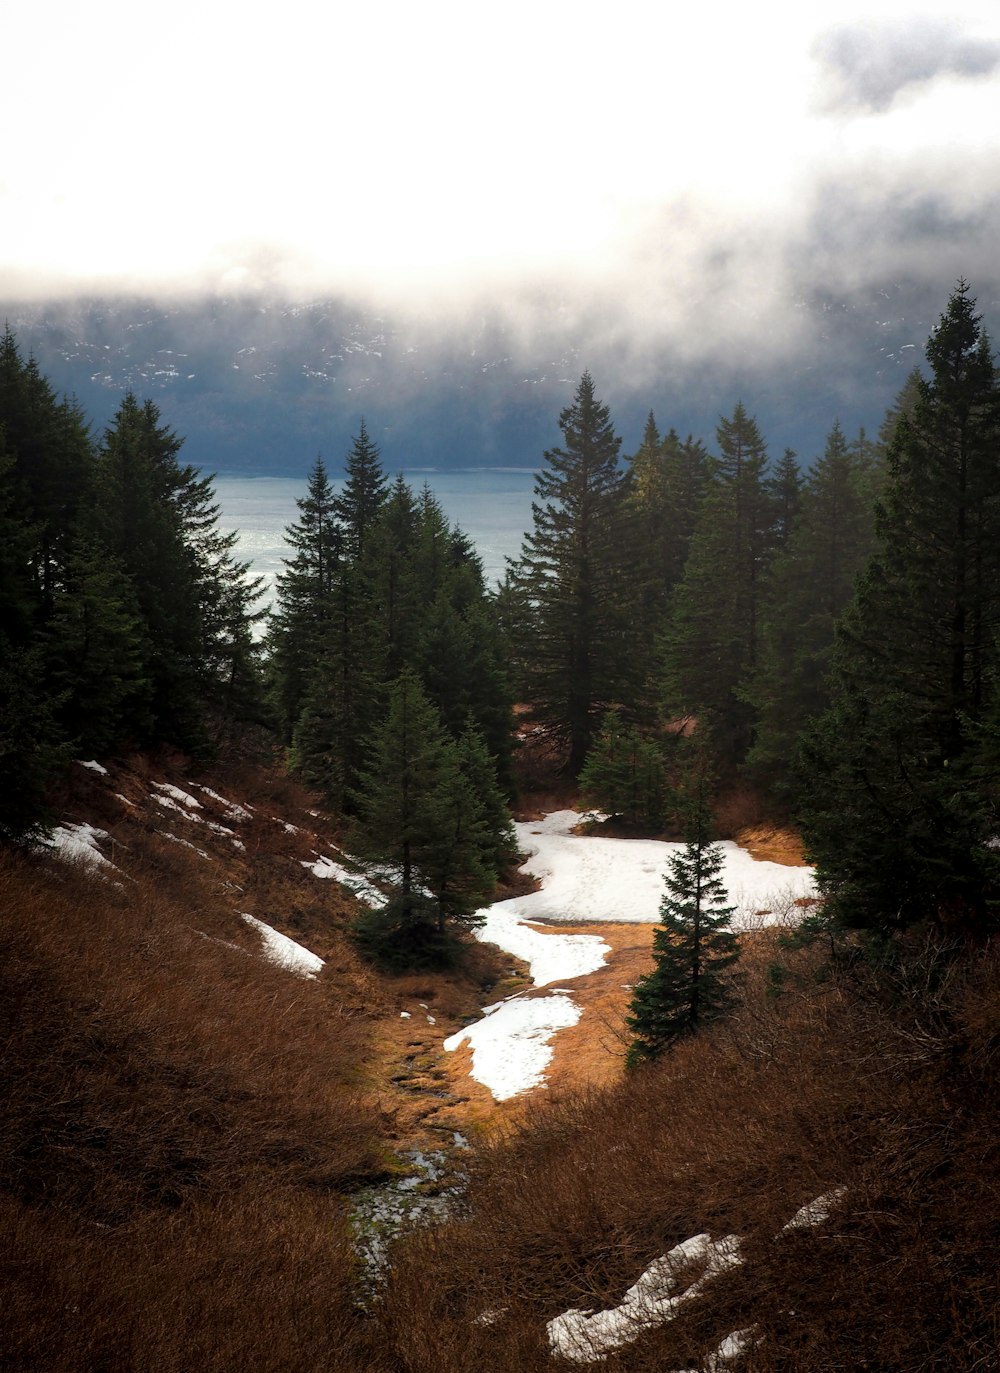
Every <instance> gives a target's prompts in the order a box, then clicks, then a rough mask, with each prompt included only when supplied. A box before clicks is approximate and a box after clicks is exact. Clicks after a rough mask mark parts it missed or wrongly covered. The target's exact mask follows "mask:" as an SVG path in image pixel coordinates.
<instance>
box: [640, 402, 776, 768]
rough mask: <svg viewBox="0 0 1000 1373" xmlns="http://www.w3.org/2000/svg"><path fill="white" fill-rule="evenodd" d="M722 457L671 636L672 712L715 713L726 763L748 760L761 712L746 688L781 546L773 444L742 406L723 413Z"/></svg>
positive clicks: (667, 642) (666, 646)
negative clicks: (771, 474)
mask: <svg viewBox="0 0 1000 1373" xmlns="http://www.w3.org/2000/svg"><path fill="white" fill-rule="evenodd" d="M717 437H718V442H719V453H720V456H719V457H718V459H717V460H716V464H715V468H716V471H715V476H714V479H713V481H712V483H711V485H710V487H709V489H708V492H707V494H706V497H705V500H704V502H703V504H702V508H701V512H700V514H699V519H698V526H697V528H696V530H695V533H694V535H693V537H692V540H691V547H690V553H689V555H688V560H687V564H686V566H685V569H684V576H683V578H682V579H681V581H680V583H679V584H678V586H677V588H676V591H675V593H674V596H673V600H672V604H671V610H670V617H669V620H668V623H667V625H666V629H665V632H664V634H663V637H662V642H661V652H662V655H663V664H664V683H663V694H662V700H663V707H664V710H665V712H666V714H667V715H668V716H684V715H689V714H692V713H693V714H697V715H699V716H710V717H711V719H712V721H713V728H714V730H715V732H716V738H717V742H718V747H719V749H720V754H721V758H722V760H724V761H725V762H726V763H728V764H733V763H739V762H742V761H743V758H744V757H745V755H746V751H747V749H748V748H749V746H750V744H751V743H752V740H753V726H754V716H753V710H752V708H751V707H750V706H749V704H748V702H747V700H746V697H745V694H744V690H745V687H746V684H747V682H748V681H749V680H750V677H751V675H752V673H753V672H754V670H755V668H756V665H757V656H758V653H759V649H760V630H761V611H762V603H763V591H764V586H765V579H766V573H767V568H768V565H769V561H770V557H771V554H772V550H773V546H774V532H773V531H774V521H775V508H774V502H773V498H772V494H771V491H770V490H769V488H768V484H767V481H766V470H767V449H766V445H765V443H764V440H763V438H762V437H761V434H760V430H759V429H758V427H757V423H756V421H755V420H754V419H753V418H752V417H751V416H750V415H748V414H747V412H746V410H745V408H744V407H743V405H742V404H739V405H737V406H736V408H735V410H734V411H733V415H732V417H731V418H730V419H726V418H723V419H721V420H720V423H719V427H718V431H717Z"/></svg>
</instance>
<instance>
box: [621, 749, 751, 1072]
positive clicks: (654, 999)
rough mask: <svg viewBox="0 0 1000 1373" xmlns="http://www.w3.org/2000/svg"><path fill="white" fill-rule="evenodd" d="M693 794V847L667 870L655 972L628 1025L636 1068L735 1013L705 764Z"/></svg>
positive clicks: (639, 991) (732, 949)
mask: <svg viewBox="0 0 1000 1373" xmlns="http://www.w3.org/2000/svg"><path fill="white" fill-rule="evenodd" d="M695 766H696V769H697V771H696V775H695V778H694V787H693V791H692V795H691V803H690V808H689V812H688V822H687V831H688V832H687V843H686V845H685V848H684V850H683V852H681V853H677V854H674V855H673V856H672V857H671V858H670V859H669V860H668V864H667V873H666V876H665V879H664V880H665V883H666V891H665V893H664V895H663V899H662V901H661V902H660V923H659V925H658V926H657V927H656V930H655V931H654V934H653V970H652V972H650V973H648V974H647V975H646V976H645V977H643V978H641V979H640V981H639V982H638V983H637V984H636V988H635V992H634V995H633V997H632V1003H631V1007H630V1009H629V1013H628V1015H627V1016H626V1018H625V1019H626V1024H627V1025H628V1027H629V1029H630V1030H632V1031H633V1033H634V1034H635V1039H634V1041H633V1042H632V1045H631V1047H630V1048H629V1051H628V1054H627V1056H626V1064H627V1066H628V1067H630V1068H634V1067H635V1066H636V1065H637V1064H639V1063H640V1062H642V1061H644V1060H646V1059H651V1058H657V1057H659V1055H660V1054H662V1053H663V1052H664V1051H665V1050H667V1049H669V1048H670V1047H671V1045H673V1044H674V1043H675V1042H676V1041H677V1040H678V1039H682V1038H684V1037H685V1036H687V1035H692V1034H695V1033H697V1031H698V1030H700V1029H702V1028H703V1027H704V1026H705V1025H708V1024H710V1023H711V1022H712V1021H714V1020H717V1019H718V1018H719V1017H720V1016H722V1015H724V1014H725V1012H726V1011H727V1010H728V1009H729V1006H730V1004H731V1000H732V980H731V977H726V976H725V974H726V972H727V970H728V969H729V968H731V966H732V964H733V963H734V962H735V961H736V959H737V958H738V957H739V945H738V942H737V939H736V936H735V934H733V933H732V931H731V930H730V929H728V925H729V921H730V919H731V918H732V915H733V911H734V907H732V906H729V905H727V904H726V900H727V897H726V889H725V886H724V885H723V882H722V878H721V875H720V874H721V872H722V864H723V853H722V848H721V847H720V846H719V845H718V844H713V843H712V842H711V839H710V816H709V811H708V796H707V775H706V773H705V770H704V767H703V766H702V765H701V763H700V762H697V763H696V765H695Z"/></svg>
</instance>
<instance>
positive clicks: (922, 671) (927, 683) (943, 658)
mask: <svg viewBox="0 0 1000 1373" xmlns="http://www.w3.org/2000/svg"><path fill="white" fill-rule="evenodd" d="M927 359H928V362H929V363H930V367H931V376H930V378H929V379H928V380H922V381H920V383H919V385H918V387H917V396H916V401H915V403H914V404H913V407H912V411H911V413H910V414H909V415H908V416H907V415H904V416H902V417H900V419H899V420H898V422H897V423H896V425H895V431H894V436H893V439H892V442H891V444H890V448H889V453H888V473H887V477H886V485H885V491H884V495H883V498H882V500H881V501H880V502H879V504H878V506H877V509H876V531H877V535H878V541H879V542H878V549H877V551H876V553H875V555H874V557H873V558H872V560H871V562H870V564H869V566H868V569H867V571H866V573H865V575H864V577H863V579H862V581H861V582H860V584H859V588H858V591H857V594H856V596H855V598H854V601H853V602H852V604H851V605H850V606H849V608H848V610H847V611H846V612H845V615H844V617H843V619H842V621H841V625H840V630H839V643H838V648H837V653H836V659H835V673H834V684H833V703H832V706H831V708H830V710H829V711H828V712H827V714H826V715H825V716H824V717H823V720H822V721H821V723H820V725H819V726H817V728H816V730H815V732H814V734H813V736H812V739H811V743H810V747H809V752H808V760H807V761H808V764H809V767H808V771H807V786H808V796H807V804H806V816H805V819H806V840H807V844H808V848H809V851H810V854H811V856H812V857H813V858H814V859H815V861H816V863H817V866H818V871H819V877H820V882H821V885H822V887H823V889H824V891H825V892H826V894H827V902H828V907H829V909H830V910H831V911H832V912H833V914H834V915H835V916H836V918H837V919H839V920H840V921H841V922H842V923H844V924H847V925H850V926H858V927H862V928H874V929H877V930H881V931H886V930H893V929H897V928H900V927H903V926H906V925H910V924H913V923H914V922H916V921H920V920H929V921H931V922H933V923H935V924H937V925H938V926H941V927H944V928H947V929H950V930H953V931H960V932H965V933H982V932H984V931H986V930H989V929H993V928H995V926H996V920H997V916H996V912H997V909H998V908H1000V907H998V902H1000V861H998V854H997V851H996V849H995V848H994V847H993V845H994V843H995V835H996V832H997V831H996V814H995V797H994V796H993V795H992V793H991V792H990V790H989V789H988V788H987V787H984V784H983V779H982V776H981V771H980V769H979V766H978V763H979V757H978V750H979V747H980V739H981V729H980V727H981V725H982V724H983V722H984V721H985V720H987V719H988V717H989V715H990V713H991V711H992V710H993V709H994V702H995V696H996V692H997V680H998V669H1000V661H998V658H1000V649H998V636H1000V384H998V376H997V371H996V367H995V365H994V362H993V358H992V354H991V351H990V346H989V341H988V339H987V337H986V335H985V333H984V332H983V330H982V328H981V320H980V317H979V316H978V315H977V314H976V313H975V302H974V300H973V299H972V297H971V296H970V294H969V290H968V287H967V286H966V285H965V283H961V284H960V285H959V287H958V289H957V291H956V292H955V293H954V295H953V296H952V297H951V300H950V301H949V303H948V308H947V310H946V312H945V314H944V315H943V316H942V318H941V321H940V323H939V325H938V327H937V329H936V330H935V331H934V333H933V334H932V335H931V338H930V340H929V342H928V345H927Z"/></svg>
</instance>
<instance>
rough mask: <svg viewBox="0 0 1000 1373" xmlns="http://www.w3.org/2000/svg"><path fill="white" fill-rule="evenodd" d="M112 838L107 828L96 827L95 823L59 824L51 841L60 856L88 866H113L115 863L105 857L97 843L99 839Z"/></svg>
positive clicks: (53, 832)
mask: <svg viewBox="0 0 1000 1373" xmlns="http://www.w3.org/2000/svg"><path fill="white" fill-rule="evenodd" d="M110 838H111V835H110V834H108V832H107V830H99V829H95V827H94V826H93V825H57V826H56V828H55V829H54V830H53V831H52V834H51V836H50V840H49V842H50V843H51V844H52V846H53V847H54V848H55V850H56V852H57V854H58V855H59V857H60V858H65V859H68V860H69V861H70V862H73V863H82V864H84V865H85V866H86V867H88V868H113V867H114V864H113V863H112V862H110V861H109V860H108V859H107V858H105V857H104V854H103V853H102V852H101V850H100V848H99V846H98V843H97V841H98V840H99V839H110Z"/></svg>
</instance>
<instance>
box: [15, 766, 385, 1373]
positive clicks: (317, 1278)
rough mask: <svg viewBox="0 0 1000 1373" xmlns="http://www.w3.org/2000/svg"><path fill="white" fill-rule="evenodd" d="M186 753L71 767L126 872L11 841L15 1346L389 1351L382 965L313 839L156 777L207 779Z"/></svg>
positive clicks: (94, 1363)
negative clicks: (308, 861) (98, 870)
mask: <svg viewBox="0 0 1000 1373" xmlns="http://www.w3.org/2000/svg"><path fill="white" fill-rule="evenodd" d="M172 763H173V765H174V766H175V767H177V766H178V763H177V760H172ZM169 765H170V762H169V761H168V762H164V761H163V760H155V761H154V762H150V761H149V760H130V766H129V767H127V768H126V767H119V768H117V769H116V771H115V777H114V779H113V780H109V779H104V778H99V777H97V776H96V775H94V774H92V773H88V772H86V771H85V770H82V769H78V770H76V772H75V773H74V774H71V777H70V779H69V781H68V783H67V784H66V786H65V788H64V789H63V794H62V796H61V798H60V803H61V808H62V810H63V813H64V815H65V816H66V818H67V819H71V820H78V819H84V818H86V819H88V820H90V821H92V822H94V823H97V824H98V825H101V826H102V827H103V828H105V829H106V830H108V832H109V833H110V835H111V836H112V839H111V842H110V843H105V846H104V847H105V852H106V853H108V854H109V856H112V857H113V858H114V861H115V863H116V864H117V866H118V869H119V870H118V872H117V873H112V874H110V878H111V879H112V880H110V881H109V880H104V879H102V878H101V877H100V876H94V875H92V874H90V873H89V872H88V871H87V870H85V869H80V868H77V867H75V866H73V865H68V864H64V863H58V862H54V861H52V860H48V859H43V858H41V857H24V856H18V855H13V854H9V853H7V854H4V855H2V856H0V1080H2V1081H3V1084H4V1091H3V1098H4V1099H3V1114H2V1118H0V1215H2V1225H3V1233H4V1244H3V1246H0V1249H2V1251H3V1255H4V1257H3V1259H2V1260H0V1264H2V1268H0V1287H2V1290H3V1292H4V1315H3V1321H2V1325H0V1366H2V1367H4V1368H11V1369H38V1370H45V1371H46V1373H50V1371H51V1370H59V1373H63V1370H66V1373H70V1370H73V1371H74V1373H75V1370H79V1373H96V1370H107V1373H112V1370H113V1371H114V1373H117V1371H118V1370H122V1371H123V1373H124V1370H146V1369H150V1370H152V1369H156V1370H157V1373H162V1371H163V1370H178V1373H179V1370H181V1369H189V1368H192V1367H197V1368H199V1369H204V1370H217V1371H218V1373H223V1370H226V1371H227V1373H228V1371H229V1370H236V1369H248V1368H261V1369H268V1370H272V1369H274V1370H278V1369H281V1370H286V1369H287V1370H303V1373H304V1371H305V1370H307V1369H308V1370H312V1369H315V1368H316V1367H317V1366H324V1365H325V1366H328V1367H337V1368H343V1369H345V1370H352V1369H357V1370H366V1369H369V1368H371V1369H373V1370H374V1369H377V1368H379V1367H380V1363H379V1359H378V1357H377V1356H376V1355H374V1354H372V1352H371V1350H370V1349H368V1348H367V1346H366V1344H365V1340H366V1336H365V1334H364V1331H363V1328H362V1325H361V1324H360V1323H359V1318H358V1315H357V1312H356V1310H355V1307H354V1280H355V1273H354V1261H353V1259H352V1257H351V1254H350V1250H349V1246H348V1244H347V1240H346V1236H345V1216H346V1207H347V1197H348V1195H349V1192H350V1190H351V1189H352V1188H353V1187H354V1186H355V1185H356V1184H357V1183H358V1182H359V1181H362V1180H370V1179H371V1178H372V1177H374V1176H377V1175H378V1174H379V1173H380V1172H382V1171H383V1169H384V1163H383V1158H382V1154H381V1145H380V1139H381V1128H382V1120H381V1117H380V1114H379V1112H378V1109H377V1103H376V1102H375V1100H374V1094H373V1092H372V1090H371V1086H370V1082H369V1078H370V1076H371V1072H372V1058H373V1050H372V1045H371V1016H372V1014H373V1011H374V1009H375V1008H377V1006H378V1004H379V996H378V994H377V988H375V987H374V986H373V984H372V983H371V978H370V974H368V973H367V972H366V971H365V970H364V969H363V968H362V967H361V965H360V964H359V963H358V961H357V959H356V958H355V956H354V954H353V953H352V951H351V949H350V946H349V945H348V943H347V942H346V939H345V937H344V922H345V917H344V916H343V915H342V914H341V913H340V912H341V908H342V906H343V904H344V899H343V897H342V896H341V895H340V893H339V889H337V888H336V884H335V883H319V882H316V880H315V879H314V878H312V877H311V875H309V874H308V873H307V872H306V870H305V869H304V868H303V867H302V866H301V861H300V858H301V857H308V856H309V851H310V847H311V845H312V843H313V842H314V841H313V840H312V838H311V837H310V836H306V835H303V836H302V837H301V838H297V837H295V836H290V835H288V834H287V833H286V831H285V829H284V826H283V824H280V823H277V822H275V821H273V820H271V818H270V814H271V808H270V807H267V814H265V813H264V809H265V807H263V806H262V807H261V811H260V813H259V814H258V813H257V812H256V811H255V813H254V815H253V817H252V818H251V819H250V820H244V821H241V822H240V823H239V825H238V826H237V825H236V824H235V823H234V822H232V821H231V820H227V819H225V818H224V816H223V815H222V813H221V811H220V807H219V806H218V805H217V804H216V803H213V802H211V801H210V800H208V799H207V798H206V800H205V811H204V814H205V818H210V819H213V820H214V821H215V822H216V823H225V824H227V825H228V826H229V827H231V828H238V829H239V833H240V838H241V840H242V841H243V842H244V843H245V845H246V847H245V849H243V850H240V849H237V848H235V847H234V846H233V844H232V842H231V840H230V839H229V838H227V837H226V836H224V835H220V834H217V833H215V832H213V831H210V830H209V829H208V828H207V827H206V826H205V825H200V826H199V825H198V824H197V823H196V822H193V821H189V820H186V819H185V817H184V816H182V815H178V814H175V813H174V812H170V811H169V810H167V811H164V810H163V809H162V808H157V807H156V806H155V803H153V802H152V801H151V799H150V795H149V790H150V788H149V783H150V781H151V780H166V779H167V778H168V777H169V779H170V780H171V781H175V782H177V783H178V784H179V785H181V786H182V787H185V788H186V789H187V790H191V791H194V787H195V784H194V783H193V782H191V781H186V780H185V778H184V775H183V772H180V771H175V772H173V773H170V772H168V771H167V768H168V766H169ZM211 785H212V786H213V788H214V789H217V790H219V791H220V792H221V793H222V794H223V795H225V796H227V797H229V798H231V799H234V800H239V801H240V802H242V803H245V801H246V800H247V799H248V798H247V796H246V794H245V793H243V794H241V793H240V792H239V791H238V790H236V789H235V787H232V788H231V789H227V788H226V786H225V785H224V784H221V783H220V782H219V780H218V779H212V780H211ZM116 791H119V792H121V793H122V794H123V795H125V796H127V797H129V798H130V799H131V800H132V801H133V803H134V804H133V806H131V807H130V806H128V805H127V804H126V803H125V802H122V801H121V800H120V799H118V798H117V797H116V796H115V792H116ZM196 794H197V793H196ZM258 799H260V798H258ZM160 831H167V832H168V833H171V832H172V833H175V834H176V835H178V836H180V837H185V838H187V839H188V841H189V842H193V843H195V844H197V845H198V846H199V847H201V848H203V849H205V851H206V852H208V853H209V855H210V857H209V859H205V858H203V857H201V856H199V855H198V854H197V853H195V852H194V851H193V850H192V849H190V848H188V847H185V846H184V845H183V844H180V843H177V842H176V841H171V840H170V839H168V838H167V837H165V835H164V834H163V833H161V832H160ZM296 845H298V846H299V848H297V847H296ZM300 849H301V852H300V851H299V850H300ZM331 888H334V890H330V889H331ZM241 910H250V911H252V912H254V913H255V914H257V915H258V916H259V917H260V918H262V919H265V920H267V921H268V923H271V924H274V925H277V926H281V927H282V928H284V929H285V930H286V931H287V932H288V933H291V934H295V933H296V929H297V927H306V926H308V929H309V931H310V934H311V936H315V939H314V947H316V948H317V951H318V952H320V953H321V954H324V955H325V956H327V957H328V958H329V959H330V962H329V963H328V965H327V967H326V968H324V969H323V971H322V973H321V975H320V976H319V977H318V978H317V979H315V980H305V979H302V978H300V977H296V976H294V975H293V974H290V973H289V972H287V971H285V970H282V969H279V968H275V967H273V966H271V965H269V964H268V963H267V962H265V961H264V960H263V959H262V957H261V956H260V953H261V944H260V940H259V938H258V936H257V934H256V933H255V932H254V931H253V930H251V929H250V928H249V927H248V926H247V925H246V924H245V923H244V922H243V921H242V920H241V918H240V916H239V911H241Z"/></svg>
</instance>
